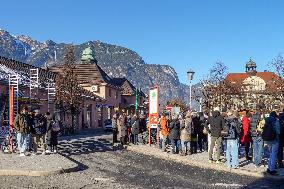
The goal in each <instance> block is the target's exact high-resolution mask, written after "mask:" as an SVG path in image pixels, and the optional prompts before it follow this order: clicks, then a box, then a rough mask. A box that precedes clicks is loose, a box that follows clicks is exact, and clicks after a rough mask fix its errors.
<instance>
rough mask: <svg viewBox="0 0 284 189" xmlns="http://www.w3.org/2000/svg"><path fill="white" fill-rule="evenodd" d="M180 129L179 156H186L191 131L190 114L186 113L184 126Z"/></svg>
mask: <svg viewBox="0 0 284 189" xmlns="http://www.w3.org/2000/svg"><path fill="white" fill-rule="evenodd" d="M180 129H181V131H180V141H181V149H182V154H181V155H187V154H188V151H189V150H190V139H191V135H190V132H189V131H191V129H192V119H191V112H188V113H187V114H186V115H185V121H184V124H183V125H181V128H180Z"/></svg>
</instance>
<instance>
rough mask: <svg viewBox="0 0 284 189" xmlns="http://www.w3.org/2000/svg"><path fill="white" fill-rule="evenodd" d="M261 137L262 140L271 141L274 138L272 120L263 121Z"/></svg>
mask: <svg viewBox="0 0 284 189" xmlns="http://www.w3.org/2000/svg"><path fill="white" fill-rule="evenodd" d="M262 139H263V140H264V141H273V140H275V139H276V132H275V130H274V128H273V122H270V123H265V125H264V127H263V132H262Z"/></svg>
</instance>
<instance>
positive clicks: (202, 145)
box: [198, 133, 208, 151]
mask: <svg viewBox="0 0 284 189" xmlns="http://www.w3.org/2000/svg"><path fill="white" fill-rule="evenodd" d="M198 146H199V150H200V151H203V150H205V151H208V140H207V135H205V134H203V133H199V134H198Z"/></svg>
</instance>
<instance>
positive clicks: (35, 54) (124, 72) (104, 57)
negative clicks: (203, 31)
mask: <svg viewBox="0 0 284 189" xmlns="http://www.w3.org/2000/svg"><path fill="white" fill-rule="evenodd" d="M69 45H70V44H65V43H55V42H54V41H52V40H47V41H45V42H43V43H42V42H39V41H36V40H34V39H31V38H30V37H28V36H24V35H20V36H13V35H11V34H10V33H9V32H7V31H5V30H1V29H0V56H4V57H7V58H11V59H14V60H18V61H20V62H25V63H28V64H31V65H35V66H39V67H44V66H52V65H56V64H61V63H62V62H63V57H64V54H65V52H66V47H67V46H69ZM88 46H90V47H91V48H92V49H93V50H94V52H95V57H96V59H97V60H98V64H99V66H101V67H102V69H103V70H104V71H105V72H106V73H107V74H109V76H111V77H126V78H127V79H129V80H130V81H131V82H132V83H133V85H134V86H136V87H139V88H141V89H142V90H143V91H144V92H146V93H148V90H149V87H150V86H154V85H159V86H160V90H161V104H165V102H166V101H167V100H169V99H185V100H187V99H189V95H188V91H189V90H188V86H186V85H184V84H182V83H180V81H179V79H178V76H177V73H176V72H175V70H174V68H172V67H171V66H168V65H155V64H146V63H145V62H144V60H143V59H142V57H140V56H139V55H138V54H137V53H136V52H134V51H132V50H130V49H127V48H125V47H120V46H117V45H111V44H107V43H103V42H100V41H89V42H86V43H83V44H80V45H75V52H76V59H77V60H78V62H80V56H81V53H82V51H83V49H85V48H86V47H88Z"/></svg>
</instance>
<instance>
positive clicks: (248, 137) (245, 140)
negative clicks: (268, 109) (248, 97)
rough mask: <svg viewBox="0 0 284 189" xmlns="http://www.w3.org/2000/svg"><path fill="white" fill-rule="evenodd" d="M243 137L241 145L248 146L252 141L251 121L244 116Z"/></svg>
mask: <svg viewBox="0 0 284 189" xmlns="http://www.w3.org/2000/svg"><path fill="white" fill-rule="evenodd" d="M242 125H243V126H242V135H241V143H242V144H246V143H248V142H250V141H251V135H250V120H249V118H248V117H247V116H244V117H243V119H242Z"/></svg>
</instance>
